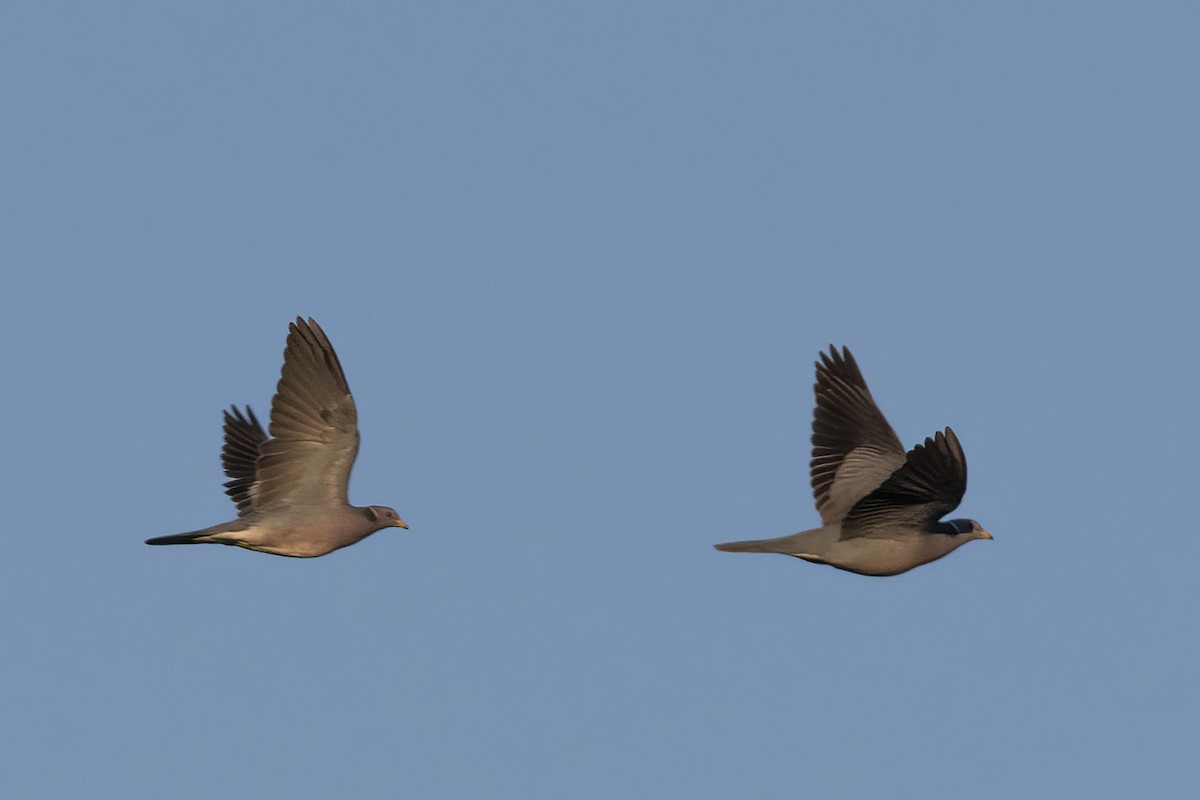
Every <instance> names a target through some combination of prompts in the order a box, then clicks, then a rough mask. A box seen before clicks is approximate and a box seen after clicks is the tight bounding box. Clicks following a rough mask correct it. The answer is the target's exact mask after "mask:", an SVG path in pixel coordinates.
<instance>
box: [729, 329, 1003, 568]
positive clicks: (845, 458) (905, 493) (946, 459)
mask: <svg viewBox="0 0 1200 800" xmlns="http://www.w3.org/2000/svg"><path fill="white" fill-rule="evenodd" d="M816 366H817V382H816V384H815V385H814V386H813V390H814V392H815V393H816V396H817V407H816V411H815V412H814V413H813V434H812V445H813V455H812V462H811V464H810V472H811V478H812V489H813V497H814V498H816V501H817V511H819V512H820V514H821V523H822V524H821V527H820V528H814V529H813V530H808V531H803V532H801V533H796V534H793V535H791V536H784V537H781V538H778V539H759V540H755V541H747V542H727V543H725V544H718V545H716V548H717V549H718V550H725V551H728V552H738V553H783V554H785V555H789V556H795V557H796V558H802V559H804V560H805V561H812V562H814V563H816V564H829V565H830V566H833V567H837V568H838V569H844V570H848V571H850V572H857V573H860V574H862V575H898V574H899V573H901V572H907V571H908V570H910V569H912V568H913V567H919V566H920V565H921V564H926V563H928V562H930V561H933V560H935V559H938V558H941V557H942V556H944V555H946V554H947V553H949V552H951V551H953V550H955V549H956V548H958V547H960V546H962V545H964V544H966V543H967V542H969V541H971V540H972V539H991V538H992V535H991V534H990V533H988V532H987V531H985V530H984V529H983V528H982V527H980V525H979V523H978V522H976V521H975V520H973V519H952V520H948V521H946V522H939V521H938V520H939V519H940V518H941V517H942V516H944V515H945V514H948V513H950V512H951V511H953V510H954V509H955V508H957V507H958V503H959V501H960V500H962V496H963V493H964V492H965V491H966V490H967V459H966V456H964V455H963V451H962V446H961V445H960V444H959V443H958V437H957V436H955V435H954V431H952V430H951V429H950V428H946V430H945V432H944V433H943V432H938V433H936V434H934V435H933V436H932V437H931V438H927V439H926V440H925V444H923V445H922V444H919V445H917V446H916V447H914V448H913V449H912V450H909V451H908V453H907V454H906V453H905V452H904V447H903V446H902V445H901V444H900V440H899V439H898V438H897V437H896V433H895V431H893V430H892V426H891V425H889V424H888V422H887V420H886V419H884V417H883V413H882V412H880V410H879V408H878V406H876V405H875V401H874V399H872V397H871V392H870V390H868V389H867V382H866V381H865V380H864V379H863V376H862V373H861V372H860V371H859V369H858V364H857V363H856V362H855V361H854V356H852V355H850V351H849V349H847V348H845V347H843V348H842V352H841V353H838V351H837V350H836V349H835V348H834V347H833V346H832V345H831V346H830V348H829V353H828V354H825V353H821V361H820V363H818V364H817V365H816Z"/></svg>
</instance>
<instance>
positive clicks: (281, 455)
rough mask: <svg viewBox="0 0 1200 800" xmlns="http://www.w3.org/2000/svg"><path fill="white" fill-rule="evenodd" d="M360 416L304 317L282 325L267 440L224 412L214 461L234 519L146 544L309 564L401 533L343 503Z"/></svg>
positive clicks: (376, 511)
mask: <svg viewBox="0 0 1200 800" xmlns="http://www.w3.org/2000/svg"><path fill="white" fill-rule="evenodd" d="M357 455H358V412H357V411H356V409H355V407H354V398H353V397H352V396H351V395H350V387H349V386H348V385H347V384H346V376H345V375H344V374H343V373H342V365H341V364H340V363H339V362H338V357H337V354H336V353H334V352H333V346H332V345H330V343H329V339H328V338H326V336H325V332H324V331H322V330H321V326H320V325H318V324H317V323H316V322H315V321H314V320H313V319H312V318H311V317H310V318H309V319H308V321H307V322H305V321H304V320H303V319H301V318H299V317H297V318H296V322H295V323H293V324H290V325H289V326H288V338H287V346H286V348H285V349H284V351H283V373H282V375H281V376H280V378H279V384H278V386H277V387H276V390H275V397H274V399H273V400H272V401H271V436H270V437H268V436H267V434H266V433H265V432H264V431H263V429H262V426H261V425H260V424H259V422H258V419H257V418H256V417H255V416H254V412H253V411H251V410H250V407H249V406H247V407H246V414H245V415H243V414H242V412H241V411H239V410H238V409H237V407H233V408H232V413H230V411H226V412H225V446H224V447H223V448H222V450H221V463H222V465H223V466H224V467H225V474H226V475H227V476H229V481H227V482H226V483H225V493H226V494H228V495H229V496H230V498H232V500H233V502H234V503H236V504H237V509H238V518H237V519H235V520H233V521H232V522H224V523H222V524H220V525H214V526H212V527H211V528H205V529H204V530H199V531H192V532H190V533H178V534H175V535H173V536H159V537H156V538H154V539H147V540H146V544H210V543H211V544H228V545H234V546H237V547H244V548H246V549H247V550H258V551H260V552H263V553H273V554H275V555H279V556H293V557H296V558H313V557H315V556H323V555H325V554H326V553H330V552H332V551H334V550H337V549H338V548H340V547H345V546H347V545H351V544H354V543H355V542H357V541H360V540H361V539H364V538H366V537H367V536H369V535H371V534H372V533H374V532H375V531H378V530H382V529H383V528H388V527H396V528H407V527H408V525H406V524H405V523H404V520H402V519H400V516H399V515H398V514H397V513H396V512H395V511H394V510H393V509H391V508H388V507H387V506H367V507H366V508H358V507H356V506H352V505H350V504H349V502H347V499H346V489H347V485H348V484H349V482H350V469H351V467H353V466H354V458H355V456H357Z"/></svg>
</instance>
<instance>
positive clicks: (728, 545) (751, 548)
mask: <svg viewBox="0 0 1200 800" xmlns="http://www.w3.org/2000/svg"><path fill="white" fill-rule="evenodd" d="M713 547H715V548H717V549H718V550H721V551H723V552H726V553H786V552H788V550H789V548H788V542H787V541H786V540H784V539H751V540H749V541H745V542H722V543H721V544H714V545H713Z"/></svg>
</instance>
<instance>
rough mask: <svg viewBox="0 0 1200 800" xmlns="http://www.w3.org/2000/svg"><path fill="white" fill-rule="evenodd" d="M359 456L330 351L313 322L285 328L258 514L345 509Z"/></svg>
mask: <svg viewBox="0 0 1200 800" xmlns="http://www.w3.org/2000/svg"><path fill="white" fill-rule="evenodd" d="M357 455H358V412H357V410H356V409H355V406H354V398H353V397H352V396H351V395H350V387H349V386H348V385H347V383H346V376H345V374H344V373H343V372H342V365H341V364H340V363H339V362H338V357H337V354H336V353H335V352H334V351H333V346H332V345H331V344H330V343H329V339H328V338H327V337H326V336H325V332H324V331H322V330H321V326H320V325H318V324H317V323H316V322H315V321H314V320H313V319H312V318H311V317H310V318H309V319H308V321H307V322H306V321H304V320H303V319H300V318H299V317H297V318H296V321H295V322H294V323H292V324H291V325H289V326H288V338H287V346H286V347H285V348H284V351H283V372H282V374H281V375H280V378H279V384H278V386H277V387H276V390H275V397H274V399H272V400H271V438H270V439H268V440H267V441H266V442H264V443H263V445H262V455H261V456H259V459H258V463H257V465H256V473H255V483H254V485H253V486H252V488H251V489H250V497H251V500H252V501H253V503H254V508H255V510H256V511H268V510H270V509H271V508H274V507H279V506H329V505H345V504H346V502H347V501H346V490H347V486H348V485H349V483H350V470H351V468H352V467H353V466H354V459H355V457H356V456H357Z"/></svg>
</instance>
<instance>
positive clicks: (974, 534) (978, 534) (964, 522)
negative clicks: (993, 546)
mask: <svg viewBox="0 0 1200 800" xmlns="http://www.w3.org/2000/svg"><path fill="white" fill-rule="evenodd" d="M946 524H947V525H949V526H950V527H951V528H953V529H954V530H952V531H947V533H949V534H950V535H951V536H966V537H967V538H968V539H991V538H992V535H991V534H990V533H988V532H987V531H985V530H984V529H983V526H982V525H980V524H979V523H978V522H976V521H975V520H973V519H950V520H946Z"/></svg>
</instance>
